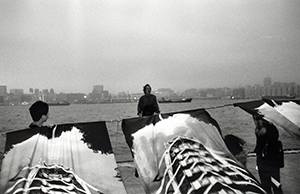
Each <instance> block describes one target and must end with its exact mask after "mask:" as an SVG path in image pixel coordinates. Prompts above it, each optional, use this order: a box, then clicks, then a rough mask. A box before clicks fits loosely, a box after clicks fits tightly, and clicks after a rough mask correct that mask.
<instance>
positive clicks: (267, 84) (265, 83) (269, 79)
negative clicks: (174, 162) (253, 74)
mask: <svg viewBox="0 0 300 194" xmlns="http://www.w3.org/2000/svg"><path fill="white" fill-rule="evenodd" d="M271 85H272V79H271V78H270V77H266V78H264V87H269V86H271Z"/></svg>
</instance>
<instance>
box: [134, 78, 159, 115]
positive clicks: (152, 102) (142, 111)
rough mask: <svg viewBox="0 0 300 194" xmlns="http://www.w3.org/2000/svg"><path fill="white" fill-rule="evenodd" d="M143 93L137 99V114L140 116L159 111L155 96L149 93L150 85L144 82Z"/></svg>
mask: <svg viewBox="0 0 300 194" xmlns="http://www.w3.org/2000/svg"><path fill="white" fill-rule="evenodd" d="M143 91H144V93H145V95H143V96H142V97H141V98H140V99H139V103H138V107H137V112H138V113H137V114H138V115H139V116H140V117H144V116H151V115H153V114H154V113H159V112H160V111H159V106H158V103H157V99H156V96H155V95H153V94H151V86H150V85H149V84H146V85H145V86H144V89H143Z"/></svg>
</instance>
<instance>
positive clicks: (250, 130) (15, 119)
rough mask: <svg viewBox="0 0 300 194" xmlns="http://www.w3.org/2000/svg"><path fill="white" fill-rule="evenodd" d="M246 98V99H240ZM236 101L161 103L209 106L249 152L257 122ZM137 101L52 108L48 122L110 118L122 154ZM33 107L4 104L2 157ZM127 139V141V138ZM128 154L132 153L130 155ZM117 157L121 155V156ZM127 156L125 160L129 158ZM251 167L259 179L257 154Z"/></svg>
mask: <svg viewBox="0 0 300 194" xmlns="http://www.w3.org/2000/svg"><path fill="white" fill-rule="evenodd" d="M240 101H244V100H240ZM240 101H236V100H235V101H232V100H193V101H192V102H191V103H175V104H172V103H171V104H168V103H167V104H160V109H161V112H162V113H167V112H175V111H183V110H191V109H197V108H206V110H207V112H208V113H209V114H210V115H211V116H212V117H213V118H214V119H215V120H216V121H217V122H218V123H219V125H220V128H221V130H222V134H223V135H226V134H235V135H237V136H239V137H241V138H243V139H244V140H245V141H246V142H247V147H246V149H247V151H249V152H250V151H253V149H254V146H255V135H254V122H253V120H252V117H251V115H249V114H248V113H246V112H244V111H243V110H241V109H240V108H238V107H233V106H231V105H230V104H232V103H236V102H240ZM136 106H137V103H115V104H87V105H80V104H71V105H70V106H54V107H52V106H51V107H50V115H49V120H48V121H47V122H46V124H47V125H53V124H63V123H78V122H91V121H107V126H108V129H109V133H110V136H111V143H112V145H113V148H115V149H117V151H115V154H116V155H119V156H122V154H124V152H126V151H128V149H126V145H124V144H123V145H118V142H121V140H123V139H124V136H123V134H122V132H121V129H120V123H121V120H122V119H123V118H130V117H136ZM28 108H29V106H0V133H1V138H0V151H1V157H2V153H3V150H4V144H5V133H6V132H10V131H14V130H19V129H24V128H26V127H27V126H28V125H29V124H30V122H31V118H30V115H29V111H28ZM280 140H281V141H282V142H283V146H284V148H285V149H286V148H300V142H299V140H298V139H296V138H293V137H291V136H290V135H288V134H287V133H286V132H283V131H280ZM123 142H124V141H123ZM127 157H128V155H127ZM117 159H120V157H118V156H117ZM127 159H130V158H126V159H124V158H123V160H127ZM299 159H300V154H289V155H285V167H284V168H283V169H282V170H281V175H282V178H281V179H282V184H283V190H284V192H285V193H297V185H298V184H299V183H300V181H299V179H297V175H298V174H299V173H300V169H299V168H298V163H297V161H298V160H299ZM247 168H248V169H249V170H250V171H251V172H252V173H253V174H254V175H255V176H256V177H257V178H258V176H257V171H256V170H255V157H248V163H247Z"/></svg>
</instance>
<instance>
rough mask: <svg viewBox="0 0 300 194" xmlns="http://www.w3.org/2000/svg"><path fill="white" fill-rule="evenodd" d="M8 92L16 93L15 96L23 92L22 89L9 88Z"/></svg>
mask: <svg viewBox="0 0 300 194" xmlns="http://www.w3.org/2000/svg"><path fill="white" fill-rule="evenodd" d="M9 93H11V94H13V95H16V96H21V95H23V94H24V90H23V89H10V90H9Z"/></svg>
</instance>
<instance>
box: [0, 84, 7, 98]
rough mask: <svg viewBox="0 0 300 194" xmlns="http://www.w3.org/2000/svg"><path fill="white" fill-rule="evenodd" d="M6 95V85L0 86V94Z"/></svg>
mask: <svg viewBox="0 0 300 194" xmlns="http://www.w3.org/2000/svg"><path fill="white" fill-rule="evenodd" d="M6 95H7V87H6V86H0V96H6Z"/></svg>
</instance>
